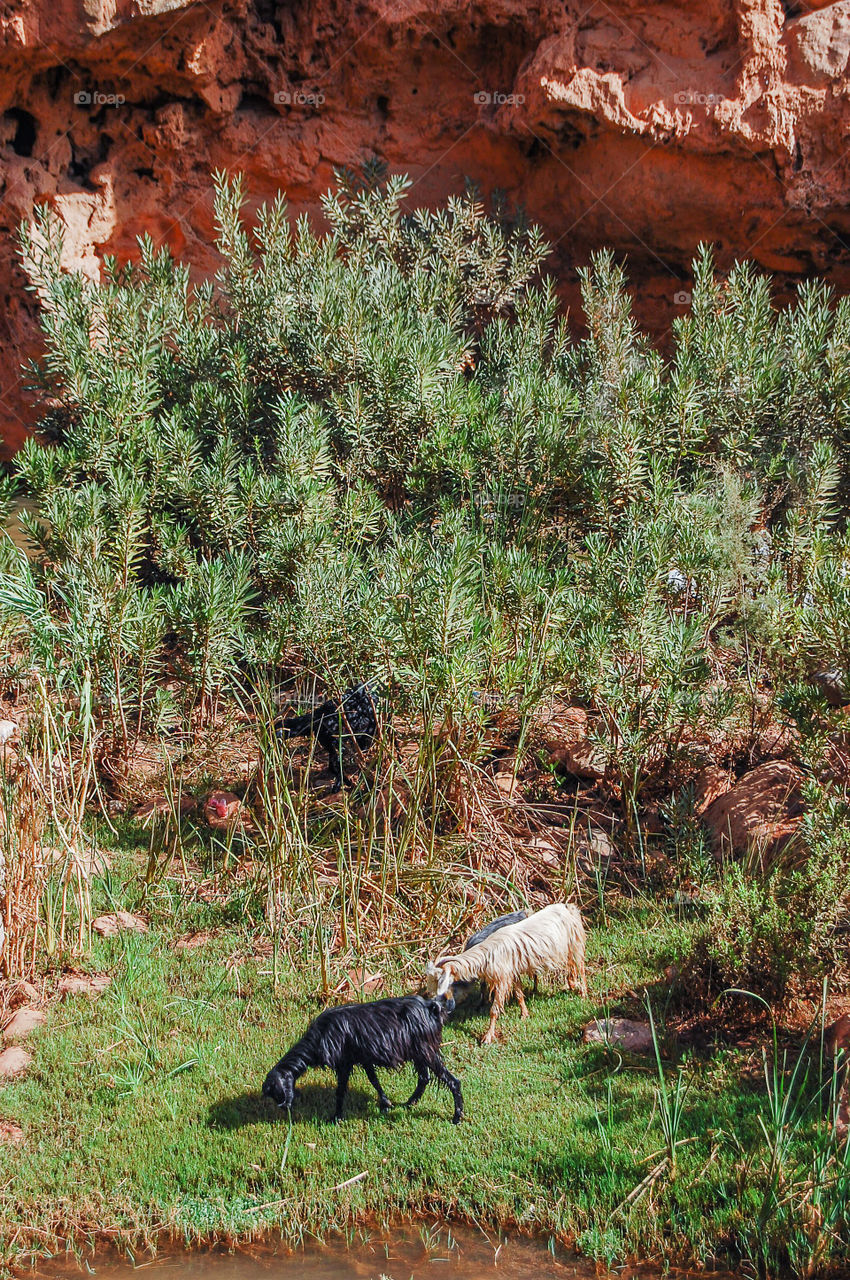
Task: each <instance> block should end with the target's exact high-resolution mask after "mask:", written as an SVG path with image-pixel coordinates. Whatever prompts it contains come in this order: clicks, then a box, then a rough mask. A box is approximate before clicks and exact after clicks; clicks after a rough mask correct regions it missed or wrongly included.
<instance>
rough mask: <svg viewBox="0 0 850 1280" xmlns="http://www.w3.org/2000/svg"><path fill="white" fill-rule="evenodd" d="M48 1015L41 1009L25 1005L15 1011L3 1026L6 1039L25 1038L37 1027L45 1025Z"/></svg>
mask: <svg viewBox="0 0 850 1280" xmlns="http://www.w3.org/2000/svg"><path fill="white" fill-rule="evenodd" d="M46 1021H47V1017H46V1015H45V1014H44V1013H42V1011H41V1009H29V1008H27V1007H26V1006H24V1007H23V1008H22V1009H18V1011H17V1013H13V1014H12V1016H11V1018H10V1019H9V1021H8V1022H7V1023H6V1025H5V1027H4V1028H3V1038H4V1039H5V1040H25V1039H26V1038H27V1036H28V1035H30V1034H31V1033H32V1032H33V1031H35V1029H36V1027H42V1026H44V1024H45V1022H46Z"/></svg>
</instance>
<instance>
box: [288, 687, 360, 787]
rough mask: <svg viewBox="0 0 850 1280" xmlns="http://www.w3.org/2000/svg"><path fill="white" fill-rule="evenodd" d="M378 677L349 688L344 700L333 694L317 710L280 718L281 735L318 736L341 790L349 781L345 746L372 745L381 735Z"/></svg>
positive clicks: (292, 736) (333, 776)
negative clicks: (343, 751) (345, 766)
mask: <svg viewBox="0 0 850 1280" xmlns="http://www.w3.org/2000/svg"><path fill="white" fill-rule="evenodd" d="M378 693H379V683H378V682H377V681H374V680H372V681H367V682H364V683H363V684H358V685H356V686H354V687H353V688H351V689H347V690H346V691H345V693H344V694H343V696H342V699H341V700H340V701H334V700H333V699H332V698H329V699H328V700H327V702H322V703H320V705H319V706H318V707H316V708H315V709H314V710H313V711H308V712H307V713H306V714H305V715H303V716H292V717H290V718H289V719H288V720H283V721H279V722H278V723H277V724H276V725H275V732H276V733H277V735H278V737H279V738H300V737H304V736H305V735H307V734H310V735H311V736H312V737H314V738H316V739H317V741H318V743H319V745H320V746H322V747H324V749H325V751H327V753H328V769H329V771H330V774H331V777H332V778H333V782H334V785H333V787H332V790H333V791H339V789H340V788H341V787H342V784H343V783H344V782H345V775H344V774H343V771H342V759H341V754H342V750H343V749H344V747H345V746H346V744H347V743H351V742H355V743H356V744H357V746H358V747H361V748H363V747H368V746H371V744H372V743H373V742H374V741H375V739H376V737H377V736H378V713H377V706H376V697H377V696H378Z"/></svg>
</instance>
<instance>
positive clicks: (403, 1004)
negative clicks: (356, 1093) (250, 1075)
mask: <svg viewBox="0 0 850 1280" xmlns="http://www.w3.org/2000/svg"><path fill="white" fill-rule="evenodd" d="M453 1008H454V1002H453V1001H451V1000H449V1001H437V1000H425V999H423V998H422V997H421V996H394V997H391V998H390V999H386V1000H372V1001H370V1002H368V1003H365V1004H343V1005H340V1006H339V1007H338V1008H336V1009H325V1011H324V1013H320V1014H319V1016H318V1018H316V1019H315V1021H313V1022H311V1023H310V1026H309V1027H308V1028H307V1030H306V1032H305V1033H304V1035H303V1036H302V1037H301V1039H300V1040H299V1041H298V1043H297V1044H294V1045H293V1046H292V1048H291V1049H290V1050H289V1052H288V1053H285V1054H284V1056H283V1057H282V1058H281V1060H280V1062H279V1063H278V1064H277V1066H275V1067H272V1069H271V1071H270V1072H269V1074H268V1075H267V1076H266V1080H265V1084H264V1085H263V1094H264V1096H265V1097H267V1098H271V1099H272V1100H273V1101H274V1102H276V1103H277V1105H278V1106H279V1107H287V1108H290V1107H291V1106H292V1101H293V1098H294V1096H295V1081H296V1080H297V1079H298V1077H299V1076H302V1075H303V1074H304V1072H305V1071H307V1070H308V1069H309V1068H310V1067H331V1068H332V1069H333V1070H334V1071H335V1072H336V1082H337V1085H336V1110H335V1111H334V1115H333V1121H334V1124H337V1123H338V1122H339V1121H340V1120H341V1119H342V1103H343V1099H344V1098H345V1094H346V1090H347V1089H348V1079H349V1076H350V1075H351V1072H352V1070H353V1068H354V1067H362V1068H363V1070H364V1071H365V1072H366V1075H367V1077H368V1079H369V1083H370V1084H371V1085H372V1086H373V1088H374V1089H375V1090H376V1092H377V1094H378V1106H379V1107H380V1108H381V1111H389V1109H390V1107H391V1106H392V1103H391V1102H390V1100H389V1098H388V1097H387V1095H386V1094H385V1093H384V1091H383V1089H382V1087H381V1083H380V1081H379V1080H378V1077H377V1075H376V1074H375V1068H376V1067H389V1068H394V1067H400V1066H401V1065H402V1064H403V1063H405V1062H412V1063H413V1065H414V1067H415V1068H416V1070H417V1072H418V1074H419V1081H418V1083H417V1085H416V1088H415V1089H414V1091H413V1093H412V1094H411V1096H410V1097H409V1098H408V1100H407V1102H406V1103H405V1106H407V1107H410V1106H412V1105H413V1103H414V1102H418V1101H419V1099H420V1098H421V1097H422V1094H423V1093H424V1092H425V1087H426V1085H427V1084H428V1081H429V1079H431V1078H433V1079H434V1080H436V1081H437V1082H438V1083H440V1084H444V1085H445V1086H446V1087H447V1088H448V1089H449V1090H450V1091H451V1094H452V1097H453V1098H454V1104H455V1110H454V1115H453V1116H452V1121H453V1123H454V1124H457V1123H458V1121H460V1120H461V1119H462V1118H463V1094H462V1093H461V1089H460V1081H459V1080H457V1079H456V1078H455V1077H454V1076H453V1075H452V1074H451V1073H450V1072H449V1071H447V1070H446V1067H445V1064H444V1063H443V1059H442V1057H441V1056H440V1044H441V1042H442V1038H443V1022H444V1021H445V1019H446V1017H447V1016H448V1014H449V1013H451V1011H452V1009H453Z"/></svg>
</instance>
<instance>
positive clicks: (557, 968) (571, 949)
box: [425, 902, 587, 1044]
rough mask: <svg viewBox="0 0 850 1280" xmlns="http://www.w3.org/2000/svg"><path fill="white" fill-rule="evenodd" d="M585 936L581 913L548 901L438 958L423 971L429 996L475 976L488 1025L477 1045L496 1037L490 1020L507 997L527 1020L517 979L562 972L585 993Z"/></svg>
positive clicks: (559, 903) (561, 904) (501, 1007)
mask: <svg viewBox="0 0 850 1280" xmlns="http://www.w3.org/2000/svg"><path fill="white" fill-rule="evenodd" d="M585 940H586V934H585V930H584V924H583V922H582V918H581V912H580V911H579V909H578V907H577V906H575V905H574V904H573V903H570V904H568V905H566V906H565V905H564V904H563V903H561V902H554V903H552V904H551V906H548V907H544V908H543V909H542V911H535V912H534V914H533V915H530V916H529V917H528V918H527V919H526V920H520V921H519V922H518V923H517V924H507V925H505V926H504V927H503V928H501V929H497V930H496V932H495V933H491V934H490V936H489V938H485V939H484V941H483V942H479V943H477V944H476V946H474V947H470V948H469V950H468V951H464V952H462V954H460V955H456V956H440V957H439V959H438V960H437V961H436V963H434V964H429V965H428V967H427V969H426V977H425V985H426V989H427V990H428V994H429V995H433V996H436V997H440V996H444V995H445V994H446V993H447V992H449V991H450V990H451V988H452V986H453V985H454V983H456V982H471V981H473V980H474V979H475V978H478V979H479V980H480V981H481V982H486V984H487V986H488V987H489V988H490V991H491V992H492V996H493V1004H492V1008H491V1010H490V1025H489V1027H488V1028H487V1031H486V1032H485V1034H484V1036H483V1038H482V1041H481V1043H482V1044H492V1043H493V1041H494V1040H495V1039H496V1022H497V1020H498V1017H499V1014H500V1013H501V1012H502V1010H503V1009H504V1007H505V1005H506V1004H507V1002H508V1000H509V999H510V997H511V994H513V995H515V996H516V998H517V1000H518V1002H519V1007H520V1012H521V1014H522V1016H523V1018H527V1017H528V1009H527V1007H526V1003H525V997H524V995H523V992H522V986H521V985H520V979H521V978H522V977H523V975H526V974H527V975H528V976H529V977H533V978H536V977H537V975H538V974H540V973H556V972H562V973H566V975H567V981H568V983H569V986H570V987H571V988H572V989H573V990H575V989H576V988H578V990H579V991H580V992H581V994H582V995H583V996H586V995H587V983H586V981H585V974H584V947H585Z"/></svg>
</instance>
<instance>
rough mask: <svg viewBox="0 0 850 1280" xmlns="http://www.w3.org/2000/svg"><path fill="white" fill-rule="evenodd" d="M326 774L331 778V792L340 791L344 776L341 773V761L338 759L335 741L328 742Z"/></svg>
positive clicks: (337, 748)
mask: <svg viewBox="0 0 850 1280" xmlns="http://www.w3.org/2000/svg"><path fill="white" fill-rule="evenodd" d="M328 772H329V773H330V775H331V777H332V778H333V786H332V787H331V791H332V792H334V791H339V790H341V788H342V784H343V783H344V782H345V775H344V774H343V772H342V761H341V760H340V758H339V747H338V745H337V742H336V741H330V742H328Z"/></svg>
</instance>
